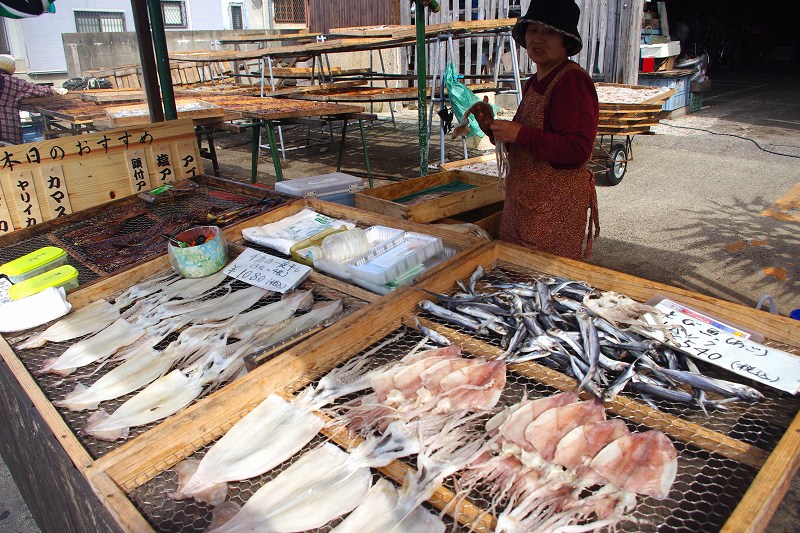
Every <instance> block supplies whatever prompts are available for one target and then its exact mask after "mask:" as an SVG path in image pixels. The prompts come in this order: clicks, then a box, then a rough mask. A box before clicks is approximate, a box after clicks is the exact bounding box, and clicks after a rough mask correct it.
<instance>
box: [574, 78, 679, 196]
mask: <svg viewBox="0 0 800 533" xmlns="http://www.w3.org/2000/svg"><path fill="white" fill-rule="evenodd" d="M595 85H596V87H597V88H598V93H599V95H600V119H599V123H598V126H597V138H596V139H595V143H594V150H593V152H592V158H591V159H590V160H589V163H588V166H589V169H590V170H591V171H592V172H594V175H595V178H598V181H602V182H604V183H606V184H608V185H617V184H619V182H621V181H622V178H623V177H624V176H625V172H626V171H627V170H628V162H629V161H632V160H633V137H634V136H635V135H646V134H651V133H652V132H651V131H650V128H651V127H653V126H655V125H657V124H658V121H659V118H660V117H661V114H662V105H663V102H665V101H666V100H668V99H669V98H670V97H671V96H672V95H673V94H675V90H674V89H670V90H667V91H663V92H660V93H659V94H658V95H656V96H653V97H650V98H647V99H644V100H642V101H640V102H637V103H623V102H607V101H603V97H604V96H606V97H607V94H608V93H605V92H604V91H602V89H604V88H612V89H616V90H624V91H628V93H629V94H630V93H631V92H632V91H642V90H652V88H651V87H645V86H638V85H620V84H613V83H597V84H595Z"/></svg>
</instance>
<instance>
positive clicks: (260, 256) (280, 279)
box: [224, 248, 311, 293]
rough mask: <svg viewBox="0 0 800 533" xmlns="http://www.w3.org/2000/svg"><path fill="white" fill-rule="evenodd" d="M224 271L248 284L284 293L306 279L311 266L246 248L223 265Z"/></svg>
mask: <svg viewBox="0 0 800 533" xmlns="http://www.w3.org/2000/svg"><path fill="white" fill-rule="evenodd" d="M224 272H225V273H226V274H227V275H228V276H230V277H232V278H235V279H238V280H242V281H244V282H245V283H249V284H250V285H255V286H257V287H261V288H262V289H269V290H271V291H275V292H280V293H285V292H287V291H290V290H292V289H294V288H295V287H297V286H298V285H299V284H300V283H301V282H302V281H303V280H304V279H306V277H307V276H308V274H309V273H310V272H311V268H310V267H307V266H305V265H301V264H300V263H295V262H294V261H289V260H288V259H281V258H279V257H275V256H272V255H269V254H265V253H263V252H259V251H257V250H253V249H252V248H246V249H245V251H244V252H242V253H241V254H239V257H237V258H236V259H235V260H234V261H233V262H232V263H231V264H229V265H228V266H227V267H225V270H224Z"/></svg>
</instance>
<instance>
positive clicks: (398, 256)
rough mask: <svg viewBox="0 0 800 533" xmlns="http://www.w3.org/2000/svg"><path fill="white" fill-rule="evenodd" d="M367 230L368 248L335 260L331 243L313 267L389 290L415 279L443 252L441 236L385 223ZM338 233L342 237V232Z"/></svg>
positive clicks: (370, 287) (374, 288)
mask: <svg viewBox="0 0 800 533" xmlns="http://www.w3.org/2000/svg"><path fill="white" fill-rule="evenodd" d="M349 231H352V230H349ZM345 233H347V232H345ZM364 233H365V235H366V238H367V241H368V243H369V248H368V250H367V251H366V252H364V253H360V254H358V255H357V256H355V257H352V258H349V259H347V260H346V261H335V260H332V259H331V258H330V256H331V253H330V247H327V248H328V249H329V250H328V253H324V257H323V258H321V259H315V260H314V268H317V269H319V270H321V271H322V272H325V273H328V274H331V275H334V276H337V277H339V278H343V279H348V280H350V281H352V282H353V283H354V284H356V285H359V286H361V287H363V288H365V289H367V290H370V291H372V292H376V293H378V294H386V293H388V292H390V291H391V290H393V289H394V288H396V287H398V286H400V285H403V284H404V283H408V282H409V281H411V280H413V279H414V278H415V277H416V276H417V275H418V274H420V273H421V272H422V271H424V269H425V267H426V262H428V261H430V260H432V259H435V258H436V257H437V256H440V255H441V254H442V253H443V252H444V245H443V244H442V239H441V238H440V237H434V236H431V235H425V234H422V233H415V232H410V231H403V230H399V229H395V228H389V227H386V226H371V227H369V228H367V229H366V230H364ZM337 235H339V236H340V237H338V238H339V239H340V240H343V239H341V237H343V235H342V234H337ZM334 237H335V236H329V237H327V238H326V240H325V241H323V242H322V247H321V248H322V251H324V250H325V249H326V243H327V241H328V239H332V238H334Z"/></svg>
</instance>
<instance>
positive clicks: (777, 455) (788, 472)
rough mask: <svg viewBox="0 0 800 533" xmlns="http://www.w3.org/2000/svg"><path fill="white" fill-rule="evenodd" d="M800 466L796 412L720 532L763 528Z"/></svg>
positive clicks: (798, 425)
mask: <svg viewBox="0 0 800 533" xmlns="http://www.w3.org/2000/svg"><path fill="white" fill-rule="evenodd" d="M798 468H800V413H798V414H797V416H796V417H795V419H794V421H793V422H792V424H791V425H790V426H789V428H788V429H787V430H786V433H784V435H783V438H781V440H780V441H779V442H778V445H777V446H776V447H775V449H774V450H773V451H772V454H771V455H770V456H769V458H768V459H767V461H766V462H765V463H764V466H763V467H762V468H761V470H759V472H758V474H756V478H755V479H754V480H753V483H751V484H750V488H748V489H747V492H745V494H744V496H743V497H742V499H741V500H740V501H739V505H737V506H736V509H734V511H733V513H732V514H731V516H730V517H729V518H728V521H727V522H725V525H724V526H723V527H722V529H721V531H722V532H723V533H734V532H736V533H739V532H759V531H764V530H765V529H766V527H767V525H768V524H769V521H770V518H772V515H773V514H775V511H776V510H777V508H778V506H779V505H780V503H781V500H783V497H784V496H785V495H786V492H787V491H788V490H789V485H791V483H792V478H794V476H795V474H796V473H797V471H798Z"/></svg>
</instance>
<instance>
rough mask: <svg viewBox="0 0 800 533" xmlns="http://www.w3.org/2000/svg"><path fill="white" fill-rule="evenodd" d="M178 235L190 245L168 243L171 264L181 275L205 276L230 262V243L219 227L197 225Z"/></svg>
mask: <svg viewBox="0 0 800 533" xmlns="http://www.w3.org/2000/svg"><path fill="white" fill-rule="evenodd" d="M176 237H177V238H178V240H180V241H183V242H185V243H187V244H189V245H190V246H187V247H186V248H181V247H179V246H178V245H176V244H173V243H172V242H169V243H168V244H167V255H168V256H169V264H170V265H172V268H174V269H175V271H177V272H178V273H179V274H180V275H181V276H183V277H185V278H203V277H205V276H210V275H211V274H214V273H215V272H219V270H220V269H221V268H222V267H224V266H225V265H226V264H227V263H228V244H227V242H226V241H225V237H223V235H222V232H221V231H220V230H219V228H218V227H216V226H197V227H195V228H191V229H187V230H186V231H184V232H182V233H179V234H178V235H176ZM203 241H204V242H203ZM198 242H201V244H200V243H198Z"/></svg>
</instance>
